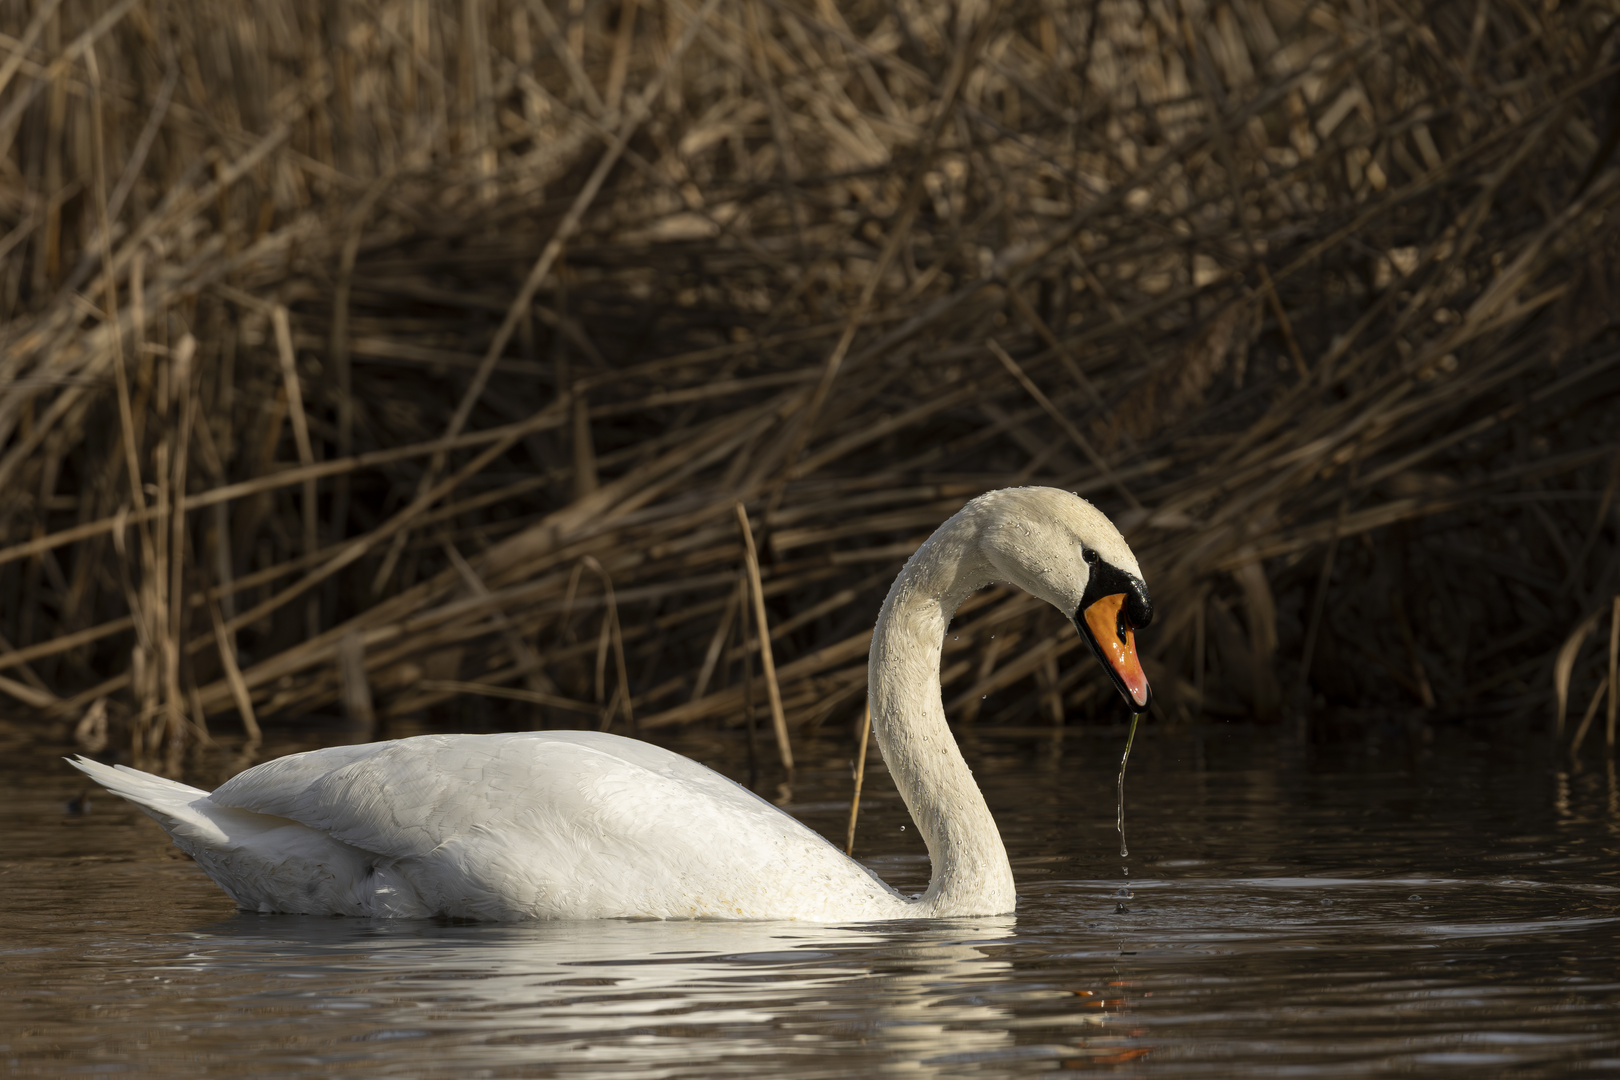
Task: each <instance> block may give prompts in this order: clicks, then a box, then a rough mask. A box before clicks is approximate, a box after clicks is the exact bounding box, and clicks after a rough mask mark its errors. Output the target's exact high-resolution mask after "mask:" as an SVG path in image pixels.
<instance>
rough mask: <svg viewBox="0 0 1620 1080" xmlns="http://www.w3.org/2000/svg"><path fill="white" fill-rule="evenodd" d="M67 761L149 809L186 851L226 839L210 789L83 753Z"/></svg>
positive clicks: (102, 784) (147, 811) (154, 817)
mask: <svg viewBox="0 0 1620 1080" xmlns="http://www.w3.org/2000/svg"><path fill="white" fill-rule="evenodd" d="M67 762H68V764H69V765H72V766H73V767H74V768H75V769H78V770H79V771H80V772H82V773H84V774H85V775H86V776H88V777H89V778H90V779H92V780H94V781H95V782H96V783H98V784H100V785H101V786H102V787H104V788H106V789H107V790H108V791H110V792H112V793H113V794H114V795H117V796H120V797H121V798H125V799H128V800H129V801H130V802H132V803H134V804H135V805H136V806H138V807H140V808H141V809H142V810H144V811H146V813H147V814H148V815H150V816H151V817H152V818H153V819H155V820H156V821H157V823H158V824H159V825H162V826H163V831H164V832H166V833H168V834H169V835H170V836H171V837H173V838H174V841H175V843H177V844H179V845H180V846H181V847H182V848H183V849H185V850H187V851H192V850H193V849H194V848H196V847H199V846H209V845H212V844H217V843H218V842H219V841H221V840H223V839H224V836H223V830H222V829H221V828H220V825H221V822H219V821H218V820H217V817H218V813H217V811H218V810H219V809H222V808H218V807H215V806H214V805H213V804H212V803H211V802H209V800H208V792H206V791H204V790H202V789H201V788H194V787H192V786H191V785H189V784H182V783H179V782H178V781H175V780H165V779H164V778H163V777H161V776H153V775H152V774H151V773H146V772H141V771H140V770H139V769H131V768H130V767H129V766H127V765H103V764H102V763H101V762H99V761H92V760H90V759H89V758H87V757H84V756H82V755H81V756H79V757H76V758H68V759H67ZM210 811H214V812H212V813H211V812H210Z"/></svg>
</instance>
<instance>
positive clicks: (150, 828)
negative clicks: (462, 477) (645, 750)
mask: <svg viewBox="0 0 1620 1080" xmlns="http://www.w3.org/2000/svg"><path fill="white" fill-rule="evenodd" d="M1123 738H1124V732H1123V729H1119V730H1118V731H1117V732H1108V733H1103V734H1089V733H1088V734H1083V735H1077V734H1074V733H1072V732H1071V733H1070V734H1068V735H1067V737H1066V739H1065V740H1064V741H1063V742H1062V743H1060V744H1054V743H1053V741H1052V740H1051V739H1050V738H1045V737H1029V738H1009V737H1005V736H997V737H990V736H989V735H985V736H984V737H981V738H978V739H969V740H967V743H966V749H967V752H968V756H969V759H970V761H971V762H972V764H973V766H974V769H975V772H976V773H977V775H978V776H979V777H980V779H981V781H982V782H983V784H984V787H985V790H986V794H987V797H988V798H989V801H990V804H991V807H992V809H993V810H994V811H995V814H996V817H997V820H998V822H999V823H1000V825H1001V829H1002V832H1003V835H1004V836H1005V837H1006V839H1007V847H1008V850H1009V852H1010V854H1011V856H1012V860H1013V866H1014V871H1015V873H1016V875H1017V878H1018V883H1019V892H1020V901H1019V907H1018V913H1017V915H1016V916H1009V917H1005V918H996V919H980V920H968V921H956V922H941V923H925V922H913V923H900V924H886V925H856V926H809V925H802V924H792V923H788V924H782V923H751V924H750V923H743V924H725V923H656V922H609V923H547V924H525V925H505V926H494V925H441V924H437V923H433V922H384V921H371V920H360V919H326V918H308V917H299V916H261V915H250V914H242V913H238V912H236V911H234V910H233V908H232V906H231V904H230V902H229V901H228V900H227V899H226V898H225V896H224V894H223V893H221V892H219V890H218V889H217V888H215V887H214V886H213V884H212V883H211V882H209V881H208V880H207V878H205V877H204V876H203V874H202V873H201V871H199V870H198V869H197V868H196V867H195V866H194V865H193V864H191V863H190V862H189V861H187V860H185V859H184V858H183V857H180V856H179V855H178V853H177V852H175V851H174V849H172V848H171V847H170V846H169V844H168V842H167V840H166V839H164V838H163V836H162V834H161V832H160V831H159V830H158V828H157V826H156V825H155V824H154V823H152V822H151V821H149V820H147V819H146V818H145V817H144V816H142V815H140V814H139V813H136V812H134V811H133V810H131V809H130V808H129V807H127V806H126V805H124V804H123V803H121V802H120V801H119V800H117V799H114V798H112V797H110V796H106V795H104V794H99V793H96V794H92V796H91V806H90V810H89V812H88V813H86V814H81V815H73V814H69V813H68V812H67V809H66V804H68V803H69V802H70V801H71V800H72V799H74V797H75V796H77V795H79V794H80V792H81V791H83V790H84V788H83V785H82V783H81V782H80V781H79V779H78V778H77V777H76V775H74V774H72V773H71V771H70V770H69V769H68V768H67V767H66V766H65V765H63V764H61V763H60V762H59V761H57V760H56V759H55V758H54V757H50V756H45V755H42V754H38V753H31V754H28V755H22V754H12V755H8V756H7V758H6V760H4V761H3V762H0V835H3V837H4V844H3V846H0V905H3V910H4V912H5V915H4V918H5V920H6V924H5V929H4V930H3V931H0V1072H4V1073H5V1074H6V1075H15V1076H52V1077H56V1076H79V1075H104V1074H107V1075H137V1076H158V1077H190V1076H209V1077H238V1076H240V1077H247V1076H251V1077H283V1076H285V1077H324V1076H366V1077H384V1076H386V1077H458V1078H459V1077H552V1076H556V1077H694V1078H698V1077H702V1078H707V1077H731V1076H735V1077H762V1076H766V1077H772V1078H789V1077H859V1076H884V1075H900V1076H906V1077H954V1076H1022V1075H1025V1074H1031V1075H1033V1074H1060V1075H1061V1074H1072V1075H1082V1074H1095V1073H1098V1072H1102V1073H1106V1074H1108V1075H1113V1076H1131V1077H1195V1078H1210V1077H1271V1076H1279V1077H1281V1076H1286V1077H1349V1076H1384V1075H1390V1074H1398V1075H1419V1076H1456V1077H1498V1076H1511V1077H1554V1076H1558V1077H1563V1076H1620V784H1617V781H1616V776H1615V773H1614V770H1613V768H1612V767H1607V766H1605V765H1604V764H1603V763H1601V762H1600V761H1599V760H1598V759H1596V758H1593V759H1591V760H1590V762H1589V763H1588V766H1587V768H1586V769H1585V770H1584V771H1573V772H1572V771H1570V770H1569V767H1568V765H1567V763H1563V762H1560V761H1557V760H1555V759H1554V758H1553V757H1552V755H1551V754H1550V753H1548V751H1547V748H1546V747H1545V745H1544V743H1543V741H1542V740H1539V739H1529V738H1525V739H1505V738H1502V737H1499V736H1498V737H1495V738H1493V739H1492V740H1486V739H1485V738H1483V737H1480V736H1478V735H1471V734H1468V733H1466V732H1463V731H1458V730H1442V731H1439V732H1437V733H1434V735H1433V738H1432V741H1431V740H1430V739H1429V738H1417V737H1410V736H1408V735H1407V734H1406V733H1404V731H1396V730H1394V729H1391V730H1388V731H1384V732H1374V734H1373V735H1372V736H1370V737H1369V738H1368V739H1366V740H1360V741H1356V742H1353V743H1342V744H1335V745H1331V746H1313V747H1303V746H1301V745H1299V744H1298V743H1297V742H1295V741H1293V740H1292V739H1290V738H1288V737H1286V736H1284V735H1277V734H1270V733H1264V732H1255V731H1250V730H1244V729H1239V728H1233V727H1223V726H1207V727H1203V728H1201V729H1196V730H1188V729H1181V730H1166V729H1159V728H1155V727H1152V726H1150V727H1148V728H1146V729H1144V731H1143V732H1142V733H1141V734H1139V735H1138V738H1137V746H1136V749H1135V751H1134V752H1133V755H1132V761H1131V773H1130V777H1129V781H1128V784H1127V806H1128V815H1129V816H1128V825H1127V828H1128V830H1129V839H1130V848H1131V858H1130V859H1129V867H1130V880H1131V886H1130V888H1131V890H1132V892H1133V893H1134V895H1133V896H1132V897H1131V898H1130V899H1128V900H1126V901H1125V906H1126V907H1128V909H1129V910H1128V911H1125V912H1120V911H1118V910H1117V908H1118V905H1119V903H1120V901H1119V900H1118V899H1117V898H1116V895H1115V894H1116V892H1117V890H1119V889H1120V887H1121V884H1122V877H1121V870H1122V864H1121V860H1120V859H1119V858H1118V840H1117V837H1116V835H1115V832H1114V798H1113V793H1114V771H1115V769H1116V768H1117V765H1118V755H1119V750H1120V747H1121V745H1122V743H1123ZM671 745H674V746H676V748H677V749H681V750H683V751H685V752H688V753H691V754H693V755H694V756H696V757H699V758H700V759H701V760H704V761H706V762H709V763H711V764H716V765H719V766H721V767H722V768H723V769H724V770H725V771H727V772H730V773H731V774H732V775H739V774H741V773H745V772H746V765H745V762H744V761H743V759H742V758H741V757H740V755H739V754H738V753H737V752H736V750H735V749H734V748H733V746H732V744H725V743H721V742H718V741H715V740H700V739H693V740H688V741H686V742H681V743H672V744H671ZM291 748H293V747H291V746H286V747H278V748H277V749H291ZM849 754H850V750H849V748H848V747H847V745H845V744H842V743H838V742H834V741H832V740H823V741H821V742H819V743H808V744H806V745H804V746H802V747H801V748H800V755H801V758H802V759H804V760H805V761H808V762H810V763H811V765H812V767H810V768H806V769H803V770H802V771H801V773H800V775H799V777H798V779H797V782H796V784H795V785H794V787H793V789H792V790H791V792H781V791H778V790H777V789H776V786H775V783H774V781H771V780H770V779H769V778H767V783H768V784H769V790H767V791H765V792H764V793H765V794H767V795H770V796H773V797H781V796H782V795H784V794H785V795H787V796H789V798H790V800H791V802H790V804H789V805H790V808H791V809H792V810H793V811H794V812H795V813H798V814H799V815H800V816H802V817H803V818H804V819H805V820H806V821H808V822H809V823H811V824H812V825H813V826H815V827H816V828H818V829H821V830H822V831H823V832H824V833H826V834H828V835H830V836H833V837H836V838H838V841H839V842H840V843H841V842H842V836H843V830H844V821H845V818H844V814H845V808H846V807H847V800H848V793H849V787H850V776H849V765H848V758H849ZM874 757H875V755H874ZM868 784H869V791H870V797H869V798H868V799H867V800H865V802H864V804H863V809H862V818H861V831H860V836H859V839H858V841H857V855H860V856H864V857H865V858H866V859H867V860H868V861H869V862H870V863H871V864H872V865H873V866H875V867H876V868H878V869H879V870H880V872H882V873H883V874H884V875H885V876H886V877H887V878H888V879H889V880H890V881H891V882H894V883H895V884H896V885H898V886H900V887H902V888H912V889H915V888H920V887H921V886H922V885H923V884H924V883H925V882H926V879H927V866H926V860H925V859H924V858H923V855H922V849H921V844H920V842H919V841H918V839H917V837H916V833H915V830H914V829H911V828H902V826H904V825H905V824H906V817H905V814H904V811H903V808H902V807H901V805H900V803H899V800H898V798H897V796H895V795H894V792H893V787H892V785H890V784H889V783H888V781H887V779H886V777H885V776H884V775H883V774H882V772H881V771H877V772H875V773H873V772H869V773H868Z"/></svg>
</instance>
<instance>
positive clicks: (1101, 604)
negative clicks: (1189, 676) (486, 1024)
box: [1076, 593, 1152, 712]
mask: <svg viewBox="0 0 1620 1080" xmlns="http://www.w3.org/2000/svg"><path fill="white" fill-rule="evenodd" d="M1080 614H1081V616H1082V618H1080V619H1077V620H1076V624H1077V626H1078V627H1079V629H1080V631H1081V633H1082V635H1083V636H1084V637H1085V639H1086V641H1087V642H1088V643H1089V644H1090V645H1091V651H1092V652H1094V653H1096V654H1097V659H1098V660H1101V661H1102V665H1103V667H1104V668H1106V669H1107V671H1108V674H1109V676H1110V677H1111V678H1112V679H1113V680H1114V685H1116V686H1118V687H1119V691H1120V693H1122V694H1124V695H1125V698H1126V700H1127V701H1129V702H1130V705H1131V708H1132V709H1133V710H1135V711H1136V712H1143V711H1145V710H1146V709H1147V707H1148V702H1149V701H1150V700H1151V697H1152V694H1151V692H1150V691H1149V690H1148V681H1147V675H1146V674H1145V673H1144V672H1143V671H1142V661H1141V660H1139V659H1137V656H1136V633H1135V631H1134V629H1133V628H1132V626H1131V620H1130V619H1129V618H1128V617H1127V616H1126V614H1125V594H1124V593H1114V594H1112V595H1110V596H1105V597H1103V598H1102V599H1100V600H1098V601H1096V602H1095V603H1093V604H1092V605H1091V606H1090V607H1087V608H1085V609H1084V610H1083V611H1081V613H1080Z"/></svg>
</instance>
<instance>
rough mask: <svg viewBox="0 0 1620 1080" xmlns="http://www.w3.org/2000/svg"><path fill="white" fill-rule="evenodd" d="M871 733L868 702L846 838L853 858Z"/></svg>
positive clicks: (870, 711) (845, 844) (847, 853)
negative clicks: (856, 825)
mask: <svg viewBox="0 0 1620 1080" xmlns="http://www.w3.org/2000/svg"><path fill="white" fill-rule="evenodd" d="M871 734H872V705H871V703H870V702H868V703H867V705H866V708H864V709H862V710H861V736H860V739H859V740H858V741H859V744H860V746H859V749H857V750H856V751H855V793H854V794H853V795H851V796H850V799H849V830H848V835H846V836H845V838H844V854H845V855H848V856H850V857H851V858H853V857H854V855H855V821H856V819H857V818H858V817H859V816H860V813H861V785H862V783H864V782H865V780H866V740H867V739H868V738H870V737H871Z"/></svg>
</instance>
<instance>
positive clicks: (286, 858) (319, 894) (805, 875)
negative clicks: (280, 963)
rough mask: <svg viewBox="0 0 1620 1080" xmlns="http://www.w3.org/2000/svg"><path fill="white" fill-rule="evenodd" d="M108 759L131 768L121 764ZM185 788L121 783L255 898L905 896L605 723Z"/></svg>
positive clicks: (885, 908) (530, 902) (751, 910)
mask: <svg viewBox="0 0 1620 1080" xmlns="http://www.w3.org/2000/svg"><path fill="white" fill-rule="evenodd" d="M81 767H83V766H81ZM98 768H99V769H101V770H105V771H106V772H108V773H111V772H113V770H111V769H108V768H107V767H106V766H99V767H98ZM86 771H90V770H89V769H87V770H86ZM117 772H118V773H119V774H121V775H122V776H123V777H124V784H125V787H129V786H130V784H131V781H130V780H129V779H128V777H129V776H130V774H131V773H132V771H131V770H122V769H120V770H117ZM92 775H96V776H97V779H101V780H103V782H104V783H105V782H107V781H106V779H105V778H104V777H103V776H101V775H100V774H99V773H93V774H92ZM135 775H140V776H144V774H135ZM153 779H155V778H153ZM159 783H166V782H163V781H159ZM174 787H175V788H177V789H180V788H183V786H182V785H174ZM183 792H184V793H188V794H179V795H171V796H170V797H169V799H168V803H167V804H166V805H163V806H155V805H154V803H155V802H161V801H162V800H158V799H155V798H153V797H151V796H150V794H149V793H144V792H143V793H141V794H148V797H147V798H142V797H141V794H132V793H131V792H130V791H126V790H120V791H119V794H123V795H124V796H125V797H126V798H130V799H131V800H132V801H134V802H136V803H137V804H138V805H141V806H142V808H143V809H146V810H147V811H148V813H151V814H152V816H153V817H155V818H157V819H158V821H159V822H160V823H162V824H163V825H164V827H165V828H166V829H168V830H169V832H170V834H171V835H172V836H174V838H175V840H176V842H177V843H178V844H180V846H181V847H183V848H185V849H186V850H187V851H189V852H191V853H192V854H193V855H194V856H195V857H196V858H197V860H198V862H199V863H200V864H201V865H202V866H203V867H204V869H205V870H207V871H208V872H209V874H210V876H212V877H213V878H214V879H215V880H216V881H218V882H219V884H220V885H221V886H223V887H224V888H225V889H226V891H227V892H229V893H230V894H231V896H232V897H233V898H234V899H236V901H237V902H238V903H239V904H241V905H242V906H244V907H247V908H253V909H259V910H267V911H302V912H313V913H333V914H375V915H405V916H409V915H418V916H421V915H447V916H451V917H455V918H471V919H495V920H511V919H525V918H612V917H626V916H628V917H650V918H733V919H735V918H751V919H760V918H800V919H811V920H818V921H831V920H842V919H860V918H881V917H890V918H892V917H894V915H895V913H896V909H897V908H899V907H903V906H904V903H905V902H904V900H903V899H902V898H900V897H899V896H898V895H897V894H895V893H894V892H893V891H892V890H890V889H889V888H888V887H887V886H885V885H883V884H882V882H881V881H879V880H878V879H877V878H876V877H874V876H873V875H871V874H870V873H868V872H866V871H865V870H864V869H863V868H861V867H860V866H859V865H858V864H856V863H853V862H851V861H850V860H849V859H847V858H845V857H844V855H843V854H842V853H841V852H839V851H838V850H837V849H835V848H834V847H833V846H832V845H830V844H829V843H827V841H825V840H824V839H822V838H821V837H820V836H819V835H817V834H816V833H815V832H813V831H812V830H810V829H808V828H807V827H805V826H804V825H802V824H801V823H800V822H798V821H796V820H795V819H793V818H792V817H790V816H788V815H787V814H785V813H783V812H782V811H781V810H779V809H777V808H776V807H774V806H772V805H770V804H769V803H767V802H765V801H764V800H763V799H760V798H759V797H758V796H756V795H754V794H753V793H752V792H750V791H748V790H747V789H745V788H743V787H741V786H739V785H737V784H735V783H733V782H732V781H730V780H728V779H726V778H725V777H723V776H721V775H720V774H718V773H716V772H714V771H713V770H711V769H708V768H705V767H704V766H702V765H699V764H698V763H697V762H694V761H692V760H690V759H688V758H685V757H682V756H681V755H679V754H675V753H672V752H670V751H668V750H664V749H662V748H660V747H657V746H653V745H651V744H649V743H643V742H638V741H636V740H633V739H624V738H620V737H618V736H615V735H608V734H604V733H599V732H582V731H555V732H523V733H512V734H500V735H424V736H419V737H416V738H412V739H401V740H396V741H392V742H381V743H370V744H365V745H361V746H342V747H332V748H329V749H326V750H315V751H311V752H309V753H304V754H294V755H291V756H288V757H284V758H278V759H276V760H274V761H270V762H266V763H265V764H263V765H259V766H257V767H255V768H252V769H249V770H247V771H246V772H243V773H241V774H240V775H238V776H236V777H235V778H233V779H231V780H230V781H229V782H227V783H225V784H224V785H222V786H221V787H220V788H218V789H217V790H216V791H214V792H213V793H212V794H211V795H206V796H203V795H202V793H201V792H198V791H196V789H183ZM198 796H201V797H200V798H199V797H198ZM180 803H183V804H184V806H185V807H186V808H187V809H186V811H185V812H178V813H177V811H176V809H175V806H176V805H177V804H180ZM188 814H190V815H192V816H195V817H200V818H203V819H206V821H207V822H208V823H209V825H211V826H212V827H201V828H200V827H198V825H197V823H195V822H189V821H187V820H186V818H187V815H188Z"/></svg>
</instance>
